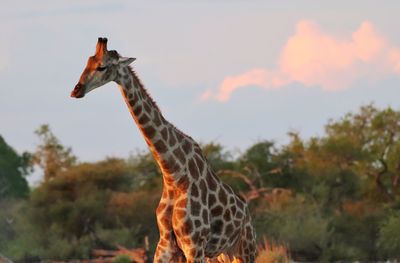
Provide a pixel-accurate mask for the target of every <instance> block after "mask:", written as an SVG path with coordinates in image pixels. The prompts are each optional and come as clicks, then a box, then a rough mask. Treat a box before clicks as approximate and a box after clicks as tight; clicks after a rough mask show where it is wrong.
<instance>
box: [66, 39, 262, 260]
mask: <svg viewBox="0 0 400 263" xmlns="http://www.w3.org/2000/svg"><path fill="white" fill-rule="evenodd" d="M106 44H107V40H106V39H102V38H99V41H98V43H97V48H96V54H95V56H93V57H90V58H89V61H88V64H87V66H86V68H85V70H84V72H83V73H82V76H81V78H80V81H79V83H78V84H77V85H76V87H75V89H74V90H73V92H72V93H71V96H72V97H77V98H81V97H83V96H84V95H85V94H86V93H88V92H89V91H91V90H93V89H95V88H97V87H99V86H102V85H104V84H105V83H107V82H109V81H115V82H116V83H117V84H118V85H119V87H120V90H121V92H122V95H123V97H124V99H125V102H126V104H127V106H128V109H129V111H130V113H131V115H132V117H133V118H134V120H135V122H136V124H137V125H138V127H139V129H140V131H141V132H142V134H143V136H144V139H145V141H146V143H147V144H148V146H149V148H150V150H151V152H152V154H153V156H154V158H155V160H156V161H157V163H158V165H159V166H160V168H161V171H162V174H163V193H162V197H161V200H160V203H159V205H158V207H157V210H156V215H157V224H158V228H159V231H160V240H159V242H158V245H157V249H156V252H155V256H154V262H162V263H164V262H165V263H166V262H177V263H178V262H224V263H225V262H231V260H235V261H234V262H238V263H239V262H240V263H248V262H254V260H255V253H256V246H255V233H254V230H253V227H252V225H251V217H250V214H249V210H248V207H247V204H246V202H245V201H244V200H243V199H242V198H241V197H239V196H238V195H236V194H235V193H234V192H233V190H232V188H231V187H230V186H228V185H226V184H224V183H223V182H222V181H221V180H220V179H219V178H218V177H217V176H216V175H215V174H214V172H213V170H212V168H211V167H210V166H209V164H208V162H207V160H206V159H205V157H204V156H203V153H202V151H201V149H200V146H199V145H198V144H197V143H196V142H195V141H194V140H193V139H192V138H191V137H190V136H188V135H186V134H184V133H182V132H181V131H179V130H178V129H177V128H176V127H175V126H174V125H172V124H171V123H169V122H168V121H167V120H165V118H164V117H163V116H162V114H161V112H160V110H159V109H158V107H157V105H156V104H155V102H154V101H153V100H152V99H151V97H150V96H149V94H148V93H147V91H146V90H145V88H144V86H143V85H142V83H141V82H140V80H139V78H138V77H137V75H136V74H135V73H134V72H133V71H132V70H131V69H130V67H129V64H130V63H131V62H133V61H134V59H132V58H122V57H120V56H119V55H118V53H117V52H116V51H107V46H106ZM206 260H207V261H206Z"/></svg>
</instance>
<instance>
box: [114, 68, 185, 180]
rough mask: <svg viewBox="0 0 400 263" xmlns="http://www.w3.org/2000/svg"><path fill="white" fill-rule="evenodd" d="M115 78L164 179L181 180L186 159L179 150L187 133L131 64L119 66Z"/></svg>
mask: <svg viewBox="0 0 400 263" xmlns="http://www.w3.org/2000/svg"><path fill="white" fill-rule="evenodd" d="M116 82H117V83H118V84H119V87H120V90H121V92H122V95H123V97H124V99H125V102H126V105H127V106H128V109H129V111H130V113H131V115H132V117H133V119H134V120H135V122H136V124H137V126H138V127H139V129H140V131H141V133H142V135H143V137H144V139H145V141H146V143H147V145H148V146H149V148H150V151H151V153H152V154H153V156H154V158H155V160H156V161H157V163H158V165H159V166H160V168H161V170H162V173H163V176H164V181H166V182H167V183H174V182H176V183H178V184H179V181H180V180H182V179H183V178H182V177H183V176H184V175H183V171H182V169H183V167H184V165H183V163H184V162H186V160H185V155H184V153H183V152H182V151H181V150H180V143H181V142H183V141H185V140H184V137H185V135H184V134H182V133H181V132H180V131H179V130H177V129H176V128H175V127H174V126H173V125H172V124H170V123H169V122H168V121H167V120H165V119H164V117H163V115H162V114H161V111H160V110H159V108H158V107H157V105H156V103H155V102H154V101H153V99H152V98H151V97H150V95H149V94H148V93H147V91H146V89H145V88H144V86H143V84H142V83H141V81H140V80H139V78H138V77H137V76H136V74H135V73H134V72H133V71H132V70H131V69H130V68H129V67H124V68H121V69H119V70H118V74H117V80H116ZM174 155H175V157H174ZM176 157H178V158H176Z"/></svg>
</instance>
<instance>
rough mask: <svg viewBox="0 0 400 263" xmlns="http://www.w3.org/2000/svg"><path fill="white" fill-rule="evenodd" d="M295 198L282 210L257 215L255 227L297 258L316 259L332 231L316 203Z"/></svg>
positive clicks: (301, 259)
mask: <svg viewBox="0 0 400 263" xmlns="http://www.w3.org/2000/svg"><path fill="white" fill-rule="evenodd" d="M298 202H299V200H297V201H295V202H294V203H293V204H292V205H291V206H290V207H287V208H286V209H285V210H284V211H267V212H266V213H264V214H263V216H262V217H259V218H256V220H255V221H256V222H255V223H256V229H257V230H256V231H257V233H258V235H265V236H266V237H268V239H270V240H272V241H273V242H277V243H280V244H282V243H283V244H287V246H288V248H289V251H290V255H291V257H292V258H293V259H294V260H296V261H298V260H300V261H318V260H319V259H321V258H322V256H323V251H324V249H325V248H326V247H327V245H328V241H329V240H330V238H331V235H332V233H331V231H330V230H329V220H328V219H326V218H324V217H323V216H322V215H321V212H320V209H319V208H318V207H317V206H316V205H310V204H301V205H300V204H299V203H298Z"/></svg>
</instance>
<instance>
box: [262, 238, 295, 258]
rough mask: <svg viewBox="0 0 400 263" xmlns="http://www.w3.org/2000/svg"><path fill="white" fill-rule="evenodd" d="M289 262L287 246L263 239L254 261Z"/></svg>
mask: <svg viewBox="0 0 400 263" xmlns="http://www.w3.org/2000/svg"><path fill="white" fill-rule="evenodd" d="M284 262H289V255H288V250H287V247H286V246H284V245H275V244H271V243H270V242H269V241H268V240H266V239H265V240H264V244H263V245H261V246H259V248H258V256H257V258H256V261H255V263H284Z"/></svg>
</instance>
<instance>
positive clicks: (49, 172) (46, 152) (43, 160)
mask: <svg viewBox="0 0 400 263" xmlns="http://www.w3.org/2000/svg"><path fill="white" fill-rule="evenodd" d="M35 134H36V135H37V136H38V137H39V139H40V141H41V144H39V145H38V146H37V149H36V151H35V152H34V153H33V154H32V165H38V166H39V167H40V168H42V169H43V171H44V179H45V180H46V181H47V180H50V179H52V178H54V177H56V176H57V174H58V173H59V172H61V171H64V170H65V169H68V168H70V167H71V166H72V165H74V164H75V163H76V160H77V158H76V157H75V156H74V155H73V154H72V150H71V148H69V147H65V146H63V145H62V144H61V143H60V141H59V140H58V138H57V137H56V136H55V135H54V134H53V132H52V131H51V129H50V127H49V126H48V125H42V126H40V127H39V128H38V129H37V130H36V131H35Z"/></svg>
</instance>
